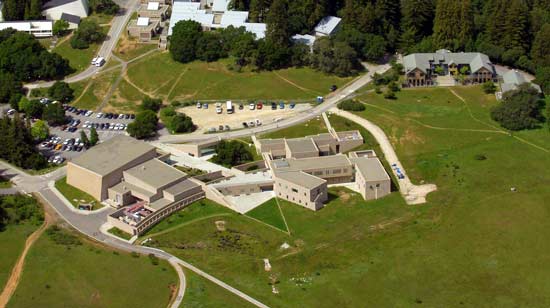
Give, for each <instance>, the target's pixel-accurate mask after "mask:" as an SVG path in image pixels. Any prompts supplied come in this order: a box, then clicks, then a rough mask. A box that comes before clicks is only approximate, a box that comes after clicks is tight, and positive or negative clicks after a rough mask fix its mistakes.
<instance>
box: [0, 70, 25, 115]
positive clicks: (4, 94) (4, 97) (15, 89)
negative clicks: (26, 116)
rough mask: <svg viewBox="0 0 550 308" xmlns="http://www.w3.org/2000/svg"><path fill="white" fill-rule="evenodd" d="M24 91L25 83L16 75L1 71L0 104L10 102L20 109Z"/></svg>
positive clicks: (14, 107) (12, 105)
mask: <svg viewBox="0 0 550 308" xmlns="http://www.w3.org/2000/svg"><path fill="white" fill-rule="evenodd" d="M22 93H23V83H21V82H20V81H17V80H16V79H15V76H13V75H12V74H9V73H4V72H3V71H0V104H10V105H11V107H12V108H13V109H19V108H18V107H19V106H18V102H19V99H20V98H21V96H22Z"/></svg>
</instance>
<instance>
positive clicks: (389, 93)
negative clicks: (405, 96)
mask: <svg viewBox="0 0 550 308" xmlns="http://www.w3.org/2000/svg"><path fill="white" fill-rule="evenodd" d="M384 98H385V99H396V98H397V97H396V96H395V92H393V91H392V89H387V90H386V92H385V93H384Z"/></svg>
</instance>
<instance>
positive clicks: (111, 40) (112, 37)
mask: <svg viewBox="0 0 550 308" xmlns="http://www.w3.org/2000/svg"><path fill="white" fill-rule="evenodd" d="M115 2H117V3H118V4H119V5H120V7H121V12H122V14H120V13H119V14H118V15H116V16H115V17H114V18H113V21H112V23H111V28H110V29H109V32H108V33H107V37H106V38H105V41H103V44H102V45H101V48H100V49H99V51H98V55H100V56H102V57H104V58H105V62H107V61H108V60H109V59H110V58H111V52H112V51H113V49H114V48H115V47H116V44H117V42H118V38H119V37H120V34H122V31H123V30H124V27H125V26H126V24H127V23H128V20H129V19H130V17H131V16H132V14H133V13H134V11H135V10H136V9H137V7H138V3H139V0H122V1H115ZM99 70H101V67H96V66H93V65H90V66H89V67H88V68H87V69H86V70H84V71H83V72H81V73H79V74H77V75H74V76H71V77H67V78H65V80H64V81H65V82H68V83H72V82H78V81H82V80H84V79H88V78H90V77H92V76H93V75H95V74H96V73H97V72H99ZM54 82H55V81H47V82H35V83H29V84H26V85H25V88H27V89H29V90H32V89H37V88H48V87H51V86H52V85H53V84H54Z"/></svg>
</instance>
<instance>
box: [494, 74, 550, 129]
mask: <svg viewBox="0 0 550 308" xmlns="http://www.w3.org/2000/svg"><path fill="white" fill-rule="evenodd" d="M543 108H544V101H543V100H542V99H541V98H540V96H539V94H538V92H537V91H536V90H535V89H533V88H532V87H531V86H530V85H529V84H528V83H525V84H522V85H520V86H519V88H518V89H517V90H513V91H509V92H506V93H505V94H504V95H503V98H502V103H501V104H500V105H498V106H495V107H494V108H493V109H492V110H491V118H493V120H495V121H497V122H499V123H500V125H501V126H502V127H504V128H506V129H509V130H514V131H518V130H523V129H532V128H537V127H539V126H540V125H541V124H542V122H543V121H544V116H543V115H542V109H543Z"/></svg>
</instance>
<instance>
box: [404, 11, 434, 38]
mask: <svg viewBox="0 0 550 308" xmlns="http://www.w3.org/2000/svg"><path fill="white" fill-rule="evenodd" d="M401 12H402V14H403V17H402V19H401V29H402V30H403V34H405V32H407V31H409V32H408V34H407V35H409V37H410V38H411V40H412V42H415V41H419V40H421V39H422V38H423V37H426V36H429V35H431V34H432V30H433V20H434V17H435V5H434V1H433V0H428V1H426V0H403V1H401ZM402 39H403V37H402ZM412 45H414V44H410V45H408V46H412Z"/></svg>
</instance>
